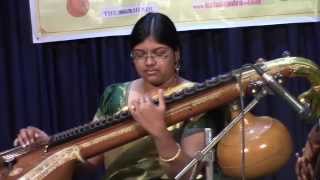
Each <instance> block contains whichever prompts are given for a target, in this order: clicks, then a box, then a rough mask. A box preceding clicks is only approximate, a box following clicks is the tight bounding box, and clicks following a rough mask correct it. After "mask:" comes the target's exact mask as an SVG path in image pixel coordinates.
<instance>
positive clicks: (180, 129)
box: [95, 82, 228, 180]
mask: <svg viewBox="0 0 320 180" xmlns="http://www.w3.org/2000/svg"><path fill="white" fill-rule="evenodd" d="M129 89H130V82H126V83H119V84H113V85H111V86H109V87H107V88H106V89H105V91H104V93H103V95H102V98H101V102H100V106H99V108H98V110H97V113H96V116H95V117H96V119H98V120H99V119H100V118H101V119H103V118H105V117H107V116H111V115H112V114H114V113H116V112H118V111H120V110H121V109H122V108H123V107H125V106H126V105H127V102H128V94H129ZM227 116H228V115H227V113H226V112H225V109H219V110H215V111H213V112H208V113H205V114H201V115H199V116H197V117H193V118H191V120H189V121H186V122H183V123H179V124H177V125H174V126H172V127H169V130H172V132H173V134H174V136H175V138H176V140H177V142H179V140H180V139H181V138H182V137H186V136H189V135H191V134H193V133H196V132H200V131H203V129H204V128H206V127H210V128H212V129H213V132H214V134H216V133H217V132H218V130H219V128H221V127H222V126H223V123H224V120H225V119H226V118H227ZM213 119H216V121H213ZM209 120H210V121H209ZM105 165H106V168H107V177H106V179H107V180H119V179H121V180H122V179H126V180H130V179H135V180H136V179H139V180H144V179H169V178H168V177H167V176H166V174H165V172H164V170H163V168H162V166H161V164H160V161H159V159H158V154H157V151H156V147H155V145H154V143H153V141H152V139H151V138H150V137H149V136H146V137H143V138H140V139H138V140H136V141H133V142H130V143H128V144H126V145H123V146H121V147H118V148H115V149H112V150H111V151H108V152H106V153H105Z"/></svg>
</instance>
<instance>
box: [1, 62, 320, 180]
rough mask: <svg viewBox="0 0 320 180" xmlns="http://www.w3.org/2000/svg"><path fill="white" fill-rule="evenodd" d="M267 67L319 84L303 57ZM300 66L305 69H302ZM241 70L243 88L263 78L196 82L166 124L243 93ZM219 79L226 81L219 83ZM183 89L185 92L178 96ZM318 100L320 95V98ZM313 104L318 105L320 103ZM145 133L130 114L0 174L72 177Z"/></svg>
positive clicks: (250, 74) (248, 74) (170, 107)
mask: <svg viewBox="0 0 320 180" xmlns="http://www.w3.org/2000/svg"><path fill="white" fill-rule="evenodd" d="M264 66H266V67H265V68H264V69H265V70H266V71H267V72H268V73H269V74H272V75H274V74H276V73H280V74H282V75H283V76H285V77H293V76H295V75H297V74H298V73H299V74H298V75H299V76H306V77H307V78H308V79H309V80H310V81H311V82H312V85H313V86H318V85H319V84H320V80H318V79H317V78H318V77H320V73H319V72H318V68H317V66H316V65H314V64H312V62H310V61H309V60H306V59H303V58H284V59H283V58H281V59H277V60H274V61H270V62H267V63H265V64H264ZM301 68H302V69H303V71H299V70H301ZM304 69H307V70H304ZM297 70H298V71H297ZM240 72H241V73H242V75H241V86H242V89H243V90H244V91H247V89H248V86H249V84H250V83H252V82H256V81H259V80H261V78H260V76H259V75H258V74H257V73H255V71H254V70H252V69H246V68H245V69H240V70H236V71H233V72H232V73H230V74H228V75H227V78H226V76H218V78H215V79H210V80H208V81H205V82H204V83H202V84H197V85H195V88H194V89H196V90H195V92H192V93H190V92H189V91H188V89H182V91H180V92H176V93H174V94H172V95H174V96H177V97H178V98H176V99H177V100H175V101H173V102H171V103H168V104H167V111H166V121H167V125H168V126H170V125H172V124H176V123H178V122H180V121H183V120H185V119H188V118H190V117H192V116H195V115H197V114H200V113H203V112H206V111H208V110H211V109H214V108H216V107H218V106H221V105H223V104H226V103H229V102H231V101H233V100H234V99H236V98H237V97H238V96H239V93H240V88H239V84H238V83H237V82H236V81H235V80H234V78H230V77H235V76H238V75H239V73H240ZM297 72H298V73H297ZM310 72H312V74H311V76H310V77H309V75H308V73H309V74H310ZM217 81H218V82H223V83H218V84H217V83H216V82H217ZM213 84H214V85H213ZM216 84H217V85H216ZM203 87H204V88H203ZM315 90H318V89H315ZM315 90H314V89H313V90H312V92H313V93H318V91H315ZM181 92H183V93H184V94H186V95H185V96H179V93H180V94H181ZM304 97H305V98H306V101H308V100H310V99H314V98H308V97H309V93H308V94H305V95H304ZM317 99H320V98H318V97H317ZM319 102H320V101H319ZM313 105H314V106H315V107H318V106H317V105H318V104H317V103H314V104H313ZM319 113H320V111H319ZM145 135H147V134H146V132H145V131H144V130H143V129H142V128H141V127H140V126H139V125H138V124H137V123H136V122H135V121H133V120H132V119H131V118H130V117H129V118H128V119H126V120H125V121H123V122H121V123H119V124H116V125H113V126H112V127H108V128H104V129H100V130H97V131H94V132H90V133H89V134H87V135H84V136H82V137H80V138H74V139H73V140H68V141H67V142H64V143H62V144H60V145H55V146H53V147H50V148H49V149H47V152H44V150H45V148H44V147H42V148H39V149H37V150H36V151H33V152H30V153H27V154H24V155H22V156H20V157H18V158H17V162H16V163H15V164H13V165H12V167H8V166H6V167H0V173H1V172H2V174H1V175H0V176H2V177H4V178H3V179H8V180H13V179H23V180H26V179H48V180H53V179H68V178H69V177H71V175H70V174H72V171H73V170H74V167H75V164H76V163H78V162H79V161H83V159H87V158H90V157H93V156H96V155H98V154H101V153H103V152H106V151H107V150H110V149H112V148H115V147H118V146H121V145H123V144H126V143H128V142H130V141H133V140H135V139H138V138H140V137H143V136H145ZM271 141H272V139H271ZM280 145H281V144H280ZM6 172H7V173H6Z"/></svg>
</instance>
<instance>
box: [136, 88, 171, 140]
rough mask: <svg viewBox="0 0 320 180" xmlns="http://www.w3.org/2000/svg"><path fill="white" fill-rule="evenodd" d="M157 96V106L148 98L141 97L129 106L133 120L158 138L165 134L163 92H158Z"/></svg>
mask: <svg viewBox="0 0 320 180" xmlns="http://www.w3.org/2000/svg"><path fill="white" fill-rule="evenodd" d="M158 94H159V104H158V105H156V104H154V103H153V102H152V99H151V98H150V97H149V96H144V97H141V98H139V99H138V100H135V101H133V102H132V104H131V105H130V112H131V114H132V116H133V118H134V119H135V120H136V121H137V122H138V123H139V124H140V125H141V126H142V127H143V128H144V129H145V130H146V131H148V133H149V134H150V135H152V136H154V137H160V136H161V135H162V134H163V133H165V132H167V129H166V123H165V110H166V106H165V102H164V97H163V90H159V91H158Z"/></svg>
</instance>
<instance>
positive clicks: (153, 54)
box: [130, 47, 171, 61]
mask: <svg viewBox="0 0 320 180" xmlns="http://www.w3.org/2000/svg"><path fill="white" fill-rule="evenodd" d="M170 53H171V49H170V48H163V47H161V48H156V49H154V50H151V51H144V50H133V51H132V52H131V54H130V56H131V58H132V59H133V60H135V61H146V60H147V59H148V58H151V59H152V60H155V61H163V60H167V59H168V57H169V56H170Z"/></svg>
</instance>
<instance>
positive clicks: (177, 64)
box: [175, 62, 181, 74]
mask: <svg viewBox="0 0 320 180" xmlns="http://www.w3.org/2000/svg"><path fill="white" fill-rule="evenodd" d="M180 68H181V66H180V63H179V62H177V63H176V67H175V69H176V73H177V74H179V71H180Z"/></svg>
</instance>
